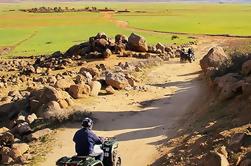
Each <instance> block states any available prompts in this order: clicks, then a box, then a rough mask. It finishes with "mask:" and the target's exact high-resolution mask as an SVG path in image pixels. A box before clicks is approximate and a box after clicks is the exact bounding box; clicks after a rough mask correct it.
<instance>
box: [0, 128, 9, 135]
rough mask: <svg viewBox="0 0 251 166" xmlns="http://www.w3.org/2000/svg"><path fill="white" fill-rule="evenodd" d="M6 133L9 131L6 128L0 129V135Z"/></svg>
mask: <svg viewBox="0 0 251 166" xmlns="http://www.w3.org/2000/svg"><path fill="white" fill-rule="evenodd" d="M7 131H9V129H8V128H6V127H1V128H0V134H3V133H5V132H7Z"/></svg>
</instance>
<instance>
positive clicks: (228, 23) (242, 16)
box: [117, 4, 251, 36]
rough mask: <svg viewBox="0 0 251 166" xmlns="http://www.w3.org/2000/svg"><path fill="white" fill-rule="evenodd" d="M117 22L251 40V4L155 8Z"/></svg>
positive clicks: (127, 15)
mask: <svg viewBox="0 0 251 166" xmlns="http://www.w3.org/2000/svg"><path fill="white" fill-rule="evenodd" d="M117 19H119V20H124V21H127V22H128V23H129V25H130V26H133V27H137V28H142V29H147V30H158V31H165V32H185V33H196V34H231V35H243V36H245V35H249V36H251V5H250V4H242V5H241V4H204V5H202V4H176V5H163V6H161V7H158V5H156V6H155V5H153V6H152V10H151V11H149V12H147V13H143V14H142V13H136V14H135V13H133V14H130V13H129V14H126V15H125V14H123V15H117Z"/></svg>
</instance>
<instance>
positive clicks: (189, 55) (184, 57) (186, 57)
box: [180, 49, 195, 63]
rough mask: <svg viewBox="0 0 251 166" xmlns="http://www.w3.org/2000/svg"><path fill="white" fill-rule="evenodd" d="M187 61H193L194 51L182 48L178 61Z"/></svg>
mask: <svg viewBox="0 0 251 166" xmlns="http://www.w3.org/2000/svg"><path fill="white" fill-rule="evenodd" d="M187 61H188V62H190V63H192V61H195V56H194V52H193V51H192V49H188V51H185V49H184V50H183V51H182V53H181V55H180V62H181V63H184V62H187Z"/></svg>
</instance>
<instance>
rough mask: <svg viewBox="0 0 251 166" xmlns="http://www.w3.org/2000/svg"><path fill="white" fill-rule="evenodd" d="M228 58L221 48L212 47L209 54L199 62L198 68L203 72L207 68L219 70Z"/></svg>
mask: <svg viewBox="0 0 251 166" xmlns="http://www.w3.org/2000/svg"><path fill="white" fill-rule="evenodd" d="M227 60H228V56H227V55H226V54H225V52H224V50H223V48H222V47H218V46H217V47H213V48H211V49H210V50H209V52H208V53H207V54H206V55H205V56H204V57H203V58H202V59H201V60H200V66H201V68H202V70H203V71H204V72H205V71H206V69H207V68H208V67H215V68H219V67H220V66H221V65H223V64H224V63H226V62H227Z"/></svg>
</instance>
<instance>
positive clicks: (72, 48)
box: [64, 45, 80, 57]
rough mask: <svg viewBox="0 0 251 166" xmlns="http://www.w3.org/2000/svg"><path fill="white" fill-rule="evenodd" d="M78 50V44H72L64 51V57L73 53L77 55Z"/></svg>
mask: <svg viewBox="0 0 251 166" xmlns="http://www.w3.org/2000/svg"><path fill="white" fill-rule="evenodd" d="M79 52H80V45H74V46H72V47H70V48H69V49H68V50H67V51H66V52H65V53H64V56H65V57H71V56H73V55H78V54H79Z"/></svg>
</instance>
